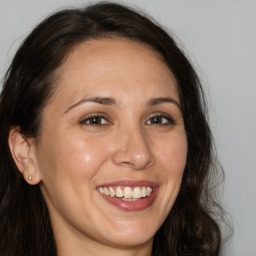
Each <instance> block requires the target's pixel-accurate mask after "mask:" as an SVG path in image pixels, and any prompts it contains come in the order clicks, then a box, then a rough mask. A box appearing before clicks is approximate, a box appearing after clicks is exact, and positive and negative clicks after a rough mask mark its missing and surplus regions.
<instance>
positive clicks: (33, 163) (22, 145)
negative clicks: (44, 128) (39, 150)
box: [8, 127, 41, 185]
mask: <svg viewBox="0 0 256 256" xmlns="http://www.w3.org/2000/svg"><path fill="white" fill-rule="evenodd" d="M8 143H9V148H10V151H11V154H12V158H13V160H14V162H15V164H16V166H17V168H18V169H19V171H20V172H21V174H22V175H23V177H24V179H25V180H26V182H27V183H28V184H30V185H36V184H38V183H39V182H40V181H41V175H40V172H39V168H38V165H37V157H36V145H35V143H36V142H35V139H34V138H26V137H25V136H24V135H23V134H22V133H21V132H20V129H19V127H14V128H12V129H11V130H10V132H9V138H8Z"/></svg>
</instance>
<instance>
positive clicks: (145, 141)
mask: <svg viewBox="0 0 256 256" xmlns="http://www.w3.org/2000/svg"><path fill="white" fill-rule="evenodd" d="M117 141H118V142H117V147H116V149H115V152H114V153H113V162H114V163H115V164H116V165H120V166H123V167H127V168H132V169H134V170H142V169H145V168H147V167H149V166H151V165H153V164H154V162H155V158H154V155H153V153H152V149H151V147H150V141H149V138H148V137H147V135H146V134H144V133H143V132H142V131H141V130H140V129H138V130H137V131H134V130H132V131H126V132H124V131H123V132H122V133H121V134H120V136H118V139H117Z"/></svg>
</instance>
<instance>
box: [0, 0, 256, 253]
mask: <svg viewBox="0 0 256 256" xmlns="http://www.w3.org/2000/svg"><path fill="white" fill-rule="evenodd" d="M87 2H88V1H72V0H55V1H53V0H0V77H1V78H2V76H3V74H4V72H5V71H6V69H7V67H8V65H9V64H10V60H11V59H12V57H13V54H14V52H15V50H16V49H17V47H18V45H19V44H20V42H21V41H22V40H23V39H24V37H25V36H26V35H27V34H28V32H30V30H31V29H32V28H33V27H34V25H35V24H37V23H38V22H39V21H40V20H41V19H42V18H43V17H45V16H46V15H47V14H49V13H50V12H51V11H52V10H54V9H56V8H59V7H63V6H66V5H81V4H84V3H87ZM95 2H96V1H95ZM124 2H126V3H130V4H133V5H137V6H139V7H141V8H142V9H144V10H146V11H147V12H148V13H149V14H151V15H152V16H153V17H154V18H155V19H156V20H157V21H159V22H160V23H162V24H163V25H165V26H166V27H167V28H168V29H170V30H172V31H173V32H174V33H175V34H176V35H177V37H178V38H179V39H180V44H181V45H182V47H183V48H184V49H185V51H186V52H187V53H188V55H189V57H190V59H191V60H192V62H193V63H194V65H195V67H196V68H197V70H198V71H199V74H200V77H201V78H202V82H203V84H204V86H205V88H206V91H207V95H208V97H209V103H210V120H211V127H212V130H213V133H214V136H215V140H216V146H217V151H218V155H219V158H220V161H221V163H222V165H223V167H224V170H225V173H226V180H225V188H224V197H223V201H224V204H225V207H226V208H227V210H228V211H229V212H230V214H231V216H232V218H233V224H234V235H233V237H232V239H231V240H230V241H229V242H227V243H226V244H225V247H224V252H223V255H225V256H256V168H255V167H256V164H255V158H256V135H255V133H256V100H255V97H256V84H255V82H256V1H255V0H250V1H249V0H233V1H232V0H230V1H228V0H222V1H221V0H216V1H214V0H212V1H211V0H183V1H181V0H169V1H168V0H160V1H157V0H137V1H135V0H134V1H132V0H126V1H124ZM0 121H1V120H0Z"/></svg>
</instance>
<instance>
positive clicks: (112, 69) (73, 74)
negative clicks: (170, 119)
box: [56, 38, 178, 97]
mask: <svg viewBox="0 0 256 256" xmlns="http://www.w3.org/2000/svg"><path fill="white" fill-rule="evenodd" d="M135 84H137V85H138V86H136V90H139V89H140V88H141V90H145V88H147V90H149V91H150V89H152V90H155V91H156V90H161V89H163V88H161V86H162V87H165V90H166V89H167V90H171V91H172V93H173V94H177V91H178V90H177V87H178V86H177V83H176V79H175V77H174V76H173V74H172V72H171V71H170V69H169V68H168V66H167V65H166V64H165V62H164V60H163V58H162V56H161V55H160V54H159V53H158V52H157V51H155V50H153V49H152V48H151V47H149V46H147V45H145V44H141V43H138V42H135V41H131V40H129V39H123V38H115V39H93V40H89V41H86V42H83V43H81V44H79V45H77V46H75V47H74V48H73V49H72V50H71V51H70V52H69V54H68V55H67V57H66V58H65V60H64V62H63V64H62V66H61V67H60V68H59V70H58V79H57V82H56V88H57V93H58V91H59V93H61V91H62V93H63V94H66V96H67V97H69V96H70V97H72V95H73V94H84V93H86V92H85V89H88V90H90V92H91V93H98V91H99V90H100V91H101V93H104V92H106V93H107V90H108V89H120V88H122V90H124V91H125V90H126V91H127V95H128V92H129V90H133V89H134V86H135ZM106 96H108V95H106Z"/></svg>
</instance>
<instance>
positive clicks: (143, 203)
mask: <svg viewBox="0 0 256 256" xmlns="http://www.w3.org/2000/svg"><path fill="white" fill-rule="evenodd" d="M157 191H158V188H154V189H153V191H152V193H151V194H150V196H147V197H144V198H141V199H139V200H136V201H124V200H122V199H121V198H118V197H111V196H106V195H104V194H100V195H101V196H102V197H103V198H104V199H106V200H107V201H108V202H109V203H111V204H113V205H114V206H116V207H117V208H119V209H121V210H123V211H142V210H144V209H146V208H148V207H150V206H151V205H152V204H153V202H154V200H155V198H156V194H157Z"/></svg>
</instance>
